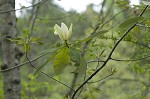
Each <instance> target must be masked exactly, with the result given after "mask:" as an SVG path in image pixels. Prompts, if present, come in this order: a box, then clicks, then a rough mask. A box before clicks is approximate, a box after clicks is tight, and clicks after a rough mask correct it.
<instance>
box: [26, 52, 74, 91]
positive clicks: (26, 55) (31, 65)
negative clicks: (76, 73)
mask: <svg viewBox="0 0 150 99" xmlns="http://www.w3.org/2000/svg"><path fill="white" fill-rule="evenodd" d="M26 59H27V60H28V61H29V63H30V65H31V66H32V67H33V68H34V69H37V68H36V67H35V66H34V65H33V64H32V63H31V61H30V59H29V58H28V54H27V53H26ZM39 72H40V73H42V74H44V75H45V76H47V77H49V78H51V79H53V80H54V81H56V82H58V83H60V84H62V85H64V86H65V87H67V88H69V89H70V90H72V91H75V90H74V89H72V88H71V87H69V86H68V85H66V84H65V83H63V82H61V81H59V80H57V79H55V78H53V77H52V76H50V75H48V74H46V73H45V72H43V71H41V70H39Z"/></svg>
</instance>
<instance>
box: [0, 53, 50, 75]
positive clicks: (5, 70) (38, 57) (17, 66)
mask: <svg viewBox="0 0 150 99" xmlns="http://www.w3.org/2000/svg"><path fill="white" fill-rule="evenodd" d="M49 53H52V52H47V53H44V54H42V55H39V56H37V57H36V58H34V59H32V60H30V62H33V61H36V60H38V59H40V58H41V57H43V56H45V55H47V54H49ZM28 63H29V61H26V62H24V63H21V64H18V65H16V66H14V67H11V68H8V69H4V70H0V72H7V71H9V70H12V69H15V68H19V67H21V66H23V65H26V64H28Z"/></svg>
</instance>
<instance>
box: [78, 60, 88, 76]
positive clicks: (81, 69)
mask: <svg viewBox="0 0 150 99" xmlns="http://www.w3.org/2000/svg"><path fill="white" fill-rule="evenodd" d="M77 69H78V72H79V73H83V74H85V73H86V70H87V63H86V61H85V59H84V58H83V57H80V65H79V66H78V67H77Z"/></svg>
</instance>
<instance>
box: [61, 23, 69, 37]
mask: <svg viewBox="0 0 150 99" xmlns="http://www.w3.org/2000/svg"><path fill="white" fill-rule="evenodd" d="M61 29H62V31H63V33H64V35H66V34H67V33H68V27H67V26H66V24H64V23H61Z"/></svg>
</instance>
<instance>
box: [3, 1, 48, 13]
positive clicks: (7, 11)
mask: <svg viewBox="0 0 150 99" xmlns="http://www.w3.org/2000/svg"><path fill="white" fill-rule="evenodd" d="M45 1H46V0H42V1H40V2H38V3H36V4H34V5H31V6H28V7H22V8H20V9H12V10H6V11H0V14H4V13H9V12H12V11H18V10H22V9H26V8H31V7H34V6H37V5H40V4H42V3H44V2H45Z"/></svg>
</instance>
